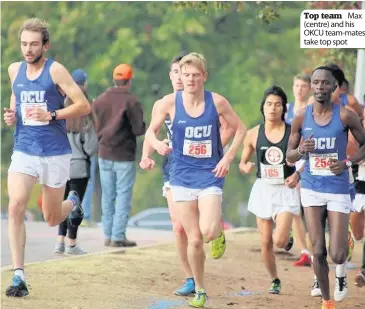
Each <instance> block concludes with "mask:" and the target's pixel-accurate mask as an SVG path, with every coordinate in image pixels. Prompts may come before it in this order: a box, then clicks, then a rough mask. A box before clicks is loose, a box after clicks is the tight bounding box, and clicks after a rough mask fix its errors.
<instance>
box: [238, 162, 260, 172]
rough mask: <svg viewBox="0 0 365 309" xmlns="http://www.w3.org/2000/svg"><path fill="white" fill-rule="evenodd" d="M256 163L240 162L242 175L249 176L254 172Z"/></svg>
mask: <svg viewBox="0 0 365 309" xmlns="http://www.w3.org/2000/svg"><path fill="white" fill-rule="evenodd" d="M255 165H256V164H255V163H253V162H247V163H244V162H240V165H239V169H240V171H241V173H242V174H249V173H251V172H252V170H253V168H254V167H255Z"/></svg>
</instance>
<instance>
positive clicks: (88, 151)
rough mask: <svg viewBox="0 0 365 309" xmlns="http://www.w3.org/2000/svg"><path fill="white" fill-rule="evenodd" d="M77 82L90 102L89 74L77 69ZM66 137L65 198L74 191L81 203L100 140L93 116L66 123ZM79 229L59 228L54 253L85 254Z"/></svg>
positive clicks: (65, 224) (66, 104) (68, 120)
mask: <svg viewBox="0 0 365 309" xmlns="http://www.w3.org/2000/svg"><path fill="white" fill-rule="evenodd" d="M72 77H73V79H74V80H75V82H76V83H77V84H78V85H79V86H80V88H81V89H82V91H83V93H84V95H85V96H86V98H87V99H88V100H89V103H90V104H91V100H90V99H89V98H88V96H87V93H86V88H84V87H83V86H84V85H86V78H87V75H86V73H85V72H84V71H82V70H81V69H77V70H75V71H74V72H73V73H72ZM71 104H72V101H71V100H70V99H69V98H66V100H65V107H67V106H70V105H71ZM66 129H67V137H68V139H69V141H70V144H71V148H72V157H71V169H70V180H69V181H68V182H67V184H66V192H65V196H67V195H68V193H69V191H71V190H74V191H76V192H77V193H78V194H79V197H80V201H82V199H83V196H84V193H85V190H86V186H87V183H88V181H89V177H90V157H91V156H92V155H93V154H94V153H96V151H97V144H98V141H97V137H96V133H95V129H94V124H93V120H92V116H91V114H89V115H87V116H83V117H80V118H73V119H67V120H66ZM77 230H78V226H70V225H69V224H68V220H65V221H64V222H62V223H61V224H60V225H59V229H58V241H57V244H56V246H55V249H54V252H55V253H59V254H62V253H65V254H69V255H79V254H85V253H86V252H84V251H83V250H82V249H81V248H80V247H79V246H78V245H77V244H76V238H77ZM67 232H68V243H67V244H65V237H66V234H67Z"/></svg>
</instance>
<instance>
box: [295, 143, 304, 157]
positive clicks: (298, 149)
mask: <svg viewBox="0 0 365 309" xmlns="http://www.w3.org/2000/svg"><path fill="white" fill-rule="evenodd" d="M297 151H298V153H299V154H300V155H301V156H304V153H301V152H300V145H299V146H298V148H297Z"/></svg>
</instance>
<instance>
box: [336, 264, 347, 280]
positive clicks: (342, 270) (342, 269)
mask: <svg viewBox="0 0 365 309" xmlns="http://www.w3.org/2000/svg"><path fill="white" fill-rule="evenodd" d="M346 265H347V262H345V263H343V264H337V265H336V277H337V278H341V277H346Z"/></svg>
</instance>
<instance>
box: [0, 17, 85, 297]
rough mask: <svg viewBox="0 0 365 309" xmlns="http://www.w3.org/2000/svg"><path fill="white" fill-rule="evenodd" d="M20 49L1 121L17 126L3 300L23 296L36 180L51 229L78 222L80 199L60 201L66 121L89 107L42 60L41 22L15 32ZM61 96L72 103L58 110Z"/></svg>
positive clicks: (44, 33) (44, 36) (63, 74)
mask: <svg viewBox="0 0 365 309" xmlns="http://www.w3.org/2000/svg"><path fill="white" fill-rule="evenodd" d="M20 43H21V50H22V53H23V56H24V59H25V61H22V62H15V63H12V64H11V65H10V66H9V69H8V71H9V77H10V80H11V84H12V95H11V99H10V108H5V109H4V110H5V113H4V120H5V123H6V124H7V125H8V126H11V125H16V129H15V133H14V149H13V150H14V152H13V155H12V157H11V164H10V167H9V171H8V194H9V221H8V224H9V227H8V228H9V242H10V249H11V253H12V260H13V267H14V277H13V283H12V285H11V286H10V287H9V288H7V289H6V292H5V293H6V295H7V296H14V297H23V296H26V295H28V288H27V285H26V283H25V276H24V247H25V225H24V213H25V210H26V206H27V203H28V202H29V199H30V196H31V193H32V190H33V187H34V185H35V184H36V182H37V180H39V182H40V184H43V203H42V209H43V215H44V219H45V220H46V221H47V222H48V224H49V225H50V226H56V225H58V224H59V223H61V222H63V221H64V220H65V219H66V218H67V216H68V218H69V220H70V224H71V225H72V226H76V225H79V224H80V223H81V221H82V218H83V211H82V208H81V206H80V200H79V197H78V195H77V193H76V192H75V191H71V192H70V194H69V195H68V198H67V200H65V201H63V196H64V192H65V184H66V182H67V180H68V179H69V170H70V159H71V147H70V144H69V141H68V138H67V133H66V126H65V119H67V118H71V117H81V116H83V115H86V114H88V113H90V105H89V103H88V101H87V99H86V98H85V96H84V95H83V93H82V91H81V90H80V88H79V87H78V86H77V85H76V83H75V82H74V81H73V79H72V77H71V76H70V74H69V73H68V71H67V70H66V69H65V68H64V66H62V65H61V64H59V63H58V62H55V61H53V60H52V59H47V58H45V55H44V54H45V53H46V52H47V50H48V48H49V32H48V25H47V23H46V22H44V21H41V20H40V19H38V18H32V19H29V20H27V21H25V23H24V24H23V26H22V28H21V29H20ZM63 93H64V94H66V95H67V96H68V97H69V98H70V99H71V100H72V101H73V102H74V104H73V105H71V106H69V107H67V108H63V101H64V95H63Z"/></svg>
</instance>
